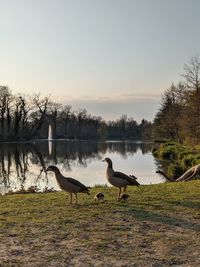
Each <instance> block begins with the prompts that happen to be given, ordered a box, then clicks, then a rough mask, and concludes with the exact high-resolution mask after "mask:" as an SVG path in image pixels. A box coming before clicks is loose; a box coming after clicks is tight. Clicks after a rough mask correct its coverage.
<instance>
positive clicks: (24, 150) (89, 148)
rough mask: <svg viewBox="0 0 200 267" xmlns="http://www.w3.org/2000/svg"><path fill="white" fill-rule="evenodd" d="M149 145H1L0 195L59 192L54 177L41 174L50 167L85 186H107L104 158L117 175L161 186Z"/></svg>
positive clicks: (128, 142)
mask: <svg viewBox="0 0 200 267" xmlns="http://www.w3.org/2000/svg"><path fill="white" fill-rule="evenodd" d="M151 149H152V145H151V144H149V143H140V142H132V141H107V142H95V141H94V142H93V141H66V140H63V141H56V142H49V143H48V142H47V141H38V142H34V143H28V144H27V143H26V144H25V143H4V144H0V192H1V193H6V192H8V191H9V190H12V191H16V190H19V189H20V188H21V187H24V188H26V189H27V188H28V187H30V186H37V188H39V189H40V190H42V191H43V190H44V189H45V188H53V189H55V190H59V188H58V185H57V183H56V180H55V178H54V175H53V174H52V173H48V175H47V176H46V174H45V173H44V169H45V168H47V167H48V166H49V165H57V166H58V168H59V169H60V170H61V172H62V173H63V174H64V175H66V176H70V177H73V178H76V179H78V180H79V181H81V182H82V183H84V184H85V185H87V186H93V185H97V184H106V183H107V180H106V176H105V171H106V166H107V165H106V163H104V162H102V159H104V158H105V157H110V158H111V159H112V160H113V167H114V169H115V170H117V171H123V172H125V173H127V174H134V175H135V176H136V177H138V181H139V182H140V183H141V184H156V183H161V182H164V180H163V179H162V178H161V177H160V176H158V175H157V174H156V173H155V171H156V168H157V166H158V165H159V162H158V161H157V160H155V159H154V157H153V155H152V154H151Z"/></svg>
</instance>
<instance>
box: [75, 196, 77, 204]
mask: <svg viewBox="0 0 200 267" xmlns="http://www.w3.org/2000/svg"><path fill="white" fill-rule="evenodd" d="M75 196H76V205H77V194H76V193H75Z"/></svg>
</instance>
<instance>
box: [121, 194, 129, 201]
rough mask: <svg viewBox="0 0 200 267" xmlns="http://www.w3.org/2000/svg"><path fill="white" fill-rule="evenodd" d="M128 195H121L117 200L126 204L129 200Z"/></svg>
mask: <svg viewBox="0 0 200 267" xmlns="http://www.w3.org/2000/svg"><path fill="white" fill-rule="evenodd" d="M129 197H130V196H129V195H128V194H125V193H124V194H122V195H121V196H120V198H119V200H123V201H124V202H127V201H128V199H129Z"/></svg>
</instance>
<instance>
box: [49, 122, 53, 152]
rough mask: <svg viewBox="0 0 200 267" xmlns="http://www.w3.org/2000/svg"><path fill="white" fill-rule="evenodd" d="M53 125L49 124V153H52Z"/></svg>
mask: <svg viewBox="0 0 200 267" xmlns="http://www.w3.org/2000/svg"><path fill="white" fill-rule="evenodd" d="M52 141H53V139H52V127H51V124H49V132H48V145H49V155H51V153H52Z"/></svg>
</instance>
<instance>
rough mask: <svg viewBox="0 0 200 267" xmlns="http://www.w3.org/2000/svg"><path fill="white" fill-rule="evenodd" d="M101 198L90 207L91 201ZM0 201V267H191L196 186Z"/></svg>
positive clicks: (199, 239)
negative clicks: (123, 197) (73, 199)
mask: <svg viewBox="0 0 200 267" xmlns="http://www.w3.org/2000/svg"><path fill="white" fill-rule="evenodd" d="M97 192H103V193H104V194H105V202H102V203H100V204H97V203H96V202H95V201H94V200H93V197H94V195H95V194H96V193H97ZM117 193H118V191H117V189H116V188H110V187H95V188H92V189H91V196H87V195H84V194H79V196H78V201H79V204H78V205H77V206H76V205H71V206H70V205H69V196H68V194H66V193H64V192H52V193H35V194H16V195H5V196H0V238H1V242H0V266H3V267H6V266H155V267H156V266H165V267H167V266H185V267H186V266H198V264H199V262H200V254H199V244H200V181H191V182H187V183H165V184H158V185H148V186H140V187H139V188H136V187H132V188H130V187H129V188H128V194H129V195H130V198H129V201H128V202H117V201H116V198H117Z"/></svg>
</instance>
